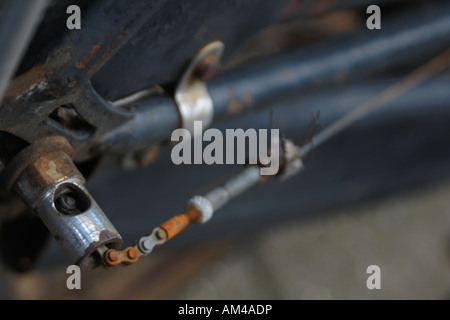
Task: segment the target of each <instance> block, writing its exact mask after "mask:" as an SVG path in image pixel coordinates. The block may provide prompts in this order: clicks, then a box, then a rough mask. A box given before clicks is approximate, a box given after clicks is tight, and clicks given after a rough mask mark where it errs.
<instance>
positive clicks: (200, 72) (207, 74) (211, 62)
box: [193, 55, 221, 81]
mask: <svg viewBox="0 0 450 320" xmlns="http://www.w3.org/2000/svg"><path fill="white" fill-rule="evenodd" d="M220 67H221V65H220V61H219V59H218V58H217V57H216V56H214V55H209V56H206V57H205V58H204V59H203V60H202V61H200V63H199V64H198V66H197V67H196V68H195V70H194V72H193V76H194V77H196V78H197V79H200V80H202V81H208V80H211V79H212V78H213V77H214V76H215V75H216V74H217V73H218V72H219V70H220Z"/></svg>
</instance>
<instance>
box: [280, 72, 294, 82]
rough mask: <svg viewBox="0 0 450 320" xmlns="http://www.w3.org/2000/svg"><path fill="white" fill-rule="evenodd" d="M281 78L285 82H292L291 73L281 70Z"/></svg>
mask: <svg viewBox="0 0 450 320" xmlns="http://www.w3.org/2000/svg"><path fill="white" fill-rule="evenodd" d="M281 76H282V77H283V79H285V80H286V81H291V80H292V78H293V77H292V73H291V72H290V71H289V70H283V71H281Z"/></svg>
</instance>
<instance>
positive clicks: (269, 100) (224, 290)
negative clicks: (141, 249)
mask: <svg viewBox="0 0 450 320" xmlns="http://www.w3.org/2000/svg"><path fill="white" fill-rule="evenodd" d="M143 2H145V1H139V4H141V3H143ZM5 3H6V2H5ZM11 3H12V2H11ZM75 3H77V4H78V5H79V6H80V7H81V10H82V12H86V13H89V14H90V15H88V16H89V17H91V18H93V19H92V20H89V21H85V24H84V27H83V29H82V30H83V31H82V32H83V35H88V36H87V37H84V38H83V37H82V38H81V39H88V40H89V39H90V36H91V34H92V38H95V37H97V36H98V37H100V38H101V39H102V38H103V37H105V36H108V33H107V31H108V30H107V28H106V27H105V25H106V23H105V25H104V24H103V22H104V21H106V20H107V19H108V18H109V17H111V16H114V17H115V14H117V12H119V13H120V10H119V9H123V8H122V6H123V3H122V4H120V1H111V2H109V4H108V5H107V7H108V10H106V9H105V8H103V7H102V5H103V4H102V2H101V1H66V0H65V1H49V3H48V4H47V5H48V7H47V10H46V11H45V14H44V15H43V18H42V21H41V22H40V24H39V27H38V29H37V31H36V33H35V36H34V38H33V39H32V40H30V44H29V47H28V49H27V51H26V53H25V54H24V57H23V59H22V61H21V63H20V64H19V66H18V68H17V71H16V74H15V77H16V78H19V79H23V75H27V74H28V73H27V72H28V70H30V68H31V70H33V69H32V68H33V67H35V66H39V65H40V64H42V63H44V62H45V61H46V59H47V58H48V57H52V55H51V53H52V54H54V53H55V51H53V50H54V49H55V48H58V45H59V44H60V43H61V42H63V43H65V44H66V43H67V42H68V43H69V44H70V45H71V48H73V50H74V51H73V52H72V54H73V55H74V56H76V55H77V54H79V52H77V50H78V48H80V52H81V51H82V50H81V49H82V47H83V46H84V47H88V48H91V46H90V45H91V44H90V42H89V41H88V40H86V42H83V41H84V40H80V39H78V38H76V37H74V36H72V34H71V33H70V32H68V31H67V30H66V29H65V27H62V28H61V30H60V29H58V28H55V26H56V25H61V23H63V24H62V25H63V26H65V18H66V14H65V11H64V10H65V8H66V7H67V5H69V4H75ZM161 3H164V4H163V5H161V7H160V8H161V9H160V11H157V14H155V16H154V17H152V18H151V19H149V20H148V21H147V22H146V23H144V24H143V27H142V29H139V31H137V32H136V34H135V36H134V37H132V38H131V39H129V41H128V42H127V43H125V44H124V45H123V46H122V47H120V50H119V49H118V50H117V52H116V53H115V54H114V58H111V60H108V61H106V62H107V63H106V62H105V64H104V66H102V67H101V68H100V69H99V71H98V72H96V73H95V74H94V75H92V76H90V78H89V79H87V80H86V79H85V80H86V81H87V82H88V85H89V87H91V84H92V87H93V89H92V90H95V92H96V93H98V94H99V95H100V96H101V97H103V98H104V99H105V100H108V101H114V100H116V99H119V98H121V97H124V96H127V95H129V94H131V93H133V92H136V91H138V90H142V89H145V88H156V90H154V91H155V92H156V93H154V94H155V95H156V96H153V95H150V97H148V100H146V101H144V102H145V103H147V102H148V101H150V100H151V99H152V98H155V99H156V100H155V101H156V102H158V103H159V104H157V103H154V104H150V105H145V106H143V105H144V102H139V101H138V102H136V105H131V106H127V107H129V109H134V108H135V109H136V110H138V111H139V109H140V108H144V107H145V108H151V107H152V106H153V107H154V108H155V110H159V109H158V108H160V109H161V110H162V109H163V108H166V107H167V108H169V109H170V108H175V106H174V103H173V99H172V98H170V97H171V96H172V95H173V90H174V87H175V85H176V82H177V79H179V76H180V74H182V72H183V70H184V68H185V66H186V65H187V63H188V62H189V61H190V59H191V58H192V57H193V56H194V55H195V52H198V50H199V49H200V48H202V47H203V46H204V45H205V44H206V43H208V42H210V41H212V40H216V39H221V40H222V41H223V42H224V43H225V45H226V51H225V55H224V59H223V60H224V61H223V68H222V71H221V72H220V73H219V74H218V75H217V76H216V77H214V78H213V79H212V80H211V81H209V82H208V88H209V90H210V93H211V96H212V98H213V101H214V105H215V108H216V109H215V110H216V114H215V118H214V121H215V122H214V123H213V124H212V126H213V127H215V128H218V129H220V130H221V131H222V132H224V130H226V129H227V128H243V129H244V130H245V129H247V128H256V129H258V128H279V129H280V132H281V133H282V134H283V136H285V137H287V138H289V139H291V140H292V141H294V142H295V143H296V144H298V145H303V144H306V143H308V142H310V141H311V140H312V139H313V137H314V135H315V134H317V133H318V132H320V130H322V129H323V128H325V127H327V126H328V125H330V124H331V123H333V122H334V121H336V120H337V119H339V118H340V117H341V116H343V115H345V114H347V113H348V112H350V111H351V110H354V109H355V108H357V107H358V106H360V105H361V104H363V103H364V102H365V101H367V100H369V99H371V98H373V97H375V96H377V95H379V94H380V92H382V91H383V90H385V89H386V88H389V87H390V86H392V85H394V84H396V83H399V81H402V80H404V79H405V77H406V76H407V75H408V74H410V73H411V72H413V71H414V70H417V69H418V68H419V67H420V66H422V65H423V64H425V63H427V62H428V61H430V60H431V59H433V58H434V57H435V56H437V55H438V54H440V53H442V52H444V51H445V50H447V49H448V48H450V3H449V2H448V1H443V0H442V1H438V0H435V1H420V0H417V1H401V0H396V1H381V0H380V1H375V0H374V1H351V0H341V1H331V0H329V1H328V0H327V1H325V0H324V1H300V0H289V1H288V0H286V1H277V2H274V1H271V0H267V1H266V0H259V1H258V0H251V1H217V2H214V4H212V2H211V1H198V2H196V3H195V4H186V3H184V2H183V3H180V2H179V1H176V0H173V1H170V0H169V1H165V2H164V1H161ZM370 4H377V5H379V6H380V8H381V12H382V20H381V21H382V28H381V30H368V29H367V27H366V19H367V17H368V14H367V13H366V9H367V6H368V5H370ZM109 6H110V7H109ZM115 6H117V8H116V7H115ZM5 8H7V6H6V5H5V4H4V6H3V7H1V6H0V17H1V16H2V14H5V12H7V11H6V10H4V9H5ZM98 8H100V9H101V10H100V9H98ZM2 9H3V11H2ZM96 10H100V11H98V12H97V11H96ZM125 11H126V10H125ZM131 11H132V10H131V9H130V12H131ZM61 12H62V13H61ZM127 12H128V11H127ZM99 17H101V19H100V18H99ZM0 21H1V19H0ZM102 21H103V22H102ZM100 27H101V28H100ZM55 30H57V31H55ZM90 32H91V33H90ZM102 32H104V33H105V34H101V33H102ZM0 39H1V35H0ZM77 39H78V40H77ZM80 43H81V44H80ZM56 52H57V53H58V51H56ZM447 57H448V55H447ZM103 58H104V59H106V56H105V55H104V56H103ZM108 59H109V57H108ZM446 65H447V66H448V61H447V63H446V64H442V66H438V69H439V70H438V71H439V72H437V73H436V75H434V76H432V77H430V78H429V79H427V80H426V81H424V82H423V83H421V84H420V85H418V86H417V87H415V88H413V89H412V90H410V91H408V92H407V93H405V94H402V95H400V96H399V97H398V98H397V99H395V100H393V101H391V102H389V103H387V104H385V105H384V106H383V108H381V109H379V110H377V111H376V112H374V113H372V114H370V115H369V116H368V117H366V118H364V119H362V120H361V121H359V122H357V123H356V124H354V125H352V126H351V127H350V128H348V130H346V131H345V132H343V133H341V134H339V135H338V136H336V137H334V138H333V139H332V140H330V141H329V142H327V143H326V144H324V145H323V146H320V148H317V150H314V152H313V153H312V154H311V155H309V156H308V157H307V158H306V159H304V162H305V170H304V171H302V172H301V173H300V174H298V175H297V176H295V177H294V178H292V179H290V180H288V181H286V182H281V181H278V180H276V179H272V180H269V181H267V182H266V183H264V184H261V185H258V186H256V187H254V188H252V189H251V190H249V191H247V192H246V193H245V194H243V195H241V196H239V197H238V198H236V199H235V200H233V201H232V202H231V203H229V204H228V205H227V206H225V207H224V208H222V209H220V210H219V211H218V212H217V214H215V216H214V219H212V220H211V221H210V222H208V223H207V224H205V225H201V226H197V225H195V226H189V227H188V228H187V230H186V231H184V232H183V233H182V234H180V235H178V236H177V237H176V238H174V239H173V240H171V241H170V242H168V243H167V244H164V246H161V247H159V248H158V249H156V250H155V252H153V253H152V254H151V255H150V256H148V257H145V258H142V259H141V260H140V261H139V262H138V263H137V264H135V265H132V266H129V267H126V268H122V267H118V268H113V269H111V270H103V269H98V270H94V271H91V272H87V273H83V275H82V281H81V285H82V289H81V290H74V291H71V290H68V289H67V288H66V279H67V277H68V274H66V272H65V271H66V268H67V266H68V265H69V264H70V261H69V260H68V259H67V258H66V256H65V255H64V253H63V251H62V249H61V248H60V247H59V246H58V245H57V243H56V241H55V240H54V239H53V238H51V237H50V236H49V235H48V233H47V232H46V231H45V228H43V225H42V223H40V222H39V220H37V219H34V218H32V217H33V216H32V214H31V213H30V212H29V211H26V210H25V211H24V209H23V205H22V206H20V205H19V207H20V210H12V209H11V208H12V207H13V206H15V205H17V201H19V200H17V199H16V198H14V199H13V198H10V196H11V195H9V194H6V195H5V194H1V195H0V196H1V199H2V206H0V216H1V219H0V220H1V224H0V256H1V258H2V265H1V267H0V268H1V269H0V270H1V272H0V298H2V299H447V298H449V294H450V270H449V267H450V249H449V247H450V246H449V244H450V242H449V240H450V217H449V211H450V197H449V196H448V195H449V192H450V166H449V164H450V139H449V138H450V126H449V123H450V108H449V106H450V89H449V83H450V72H449V70H448V67H446ZM144 66H145V67H144ZM77 72H78V71H77ZM80 72H81V71H80ZM83 72H84V71H83ZM21 77H22V78H21ZM25 78H27V77H25ZM76 79H78V80H79V81H80V84H79V86H80V87H82V86H83V85H82V82H81V80H80V79H81V78H80V79H79V78H76ZM77 86H78V84H77ZM5 97H7V98H8V94H6V95H5ZM7 98H5V100H4V104H3V105H2V107H1V108H0V117H4V116H5V117H6V116H8V117H10V115H9V113H8V111H7V110H6V107H5V106H9V104H8V103H10V101H9V100H8V99H7ZM46 99H50V98H49V97H48V96H45V95H43V96H39V97H38V98H34V100H33V101H31V102H30V105H33V103H37V105H39V103H40V101H47V100H46ZM61 99H65V98H64V97H63V98H61ZM50 100H51V99H50ZM36 101H37V102H36ZM64 101H65V100H64ZM78 102H79V101H78ZM88 102H89V103H88V104H87V106H88V107H89V108H91V109H92V110H94V109H96V108H99V106H98V105H95V103H94V102H93V101H88ZM84 103H85V102H84ZM140 103H142V105H141V104H140ZM91 104H92V105H91ZM77 107H78V106H77V105H76V103H74V108H77ZM85 107H86V106H81V107H80V108H81V109H82V108H85ZM43 109H44V107H43V108H42V110H43ZM81 109H80V110H81ZM5 110H6V111H5ZM39 110H41V109H39ZM84 110H86V109H84ZM88 110H89V109H88ZM170 110H172V109H170ZM103 111H104V110H103V109H102V110H100V114H102V113H101V112H103ZM2 112H3V113H2ZM92 112H93V113H94V111H92ZM155 114H156V115H158V114H157V113H155ZM46 117H48V115H45V117H44V120H42V119H41V118H39V121H41V120H42V122H39V130H42V131H43V132H44V133H45V134H47V133H49V132H50V133H54V132H55V131H52V130H56V129H55V128H52V127H51V125H49V123H50V122H45V119H46ZM105 118H106V117H105ZM2 119H3V118H2ZM7 119H10V120H11V119H12V118H7ZM14 119H15V118H14ZM156 119H160V122H159V123H156V122H154V123H153V125H154V127H155V128H156V129H155V132H153V131H152V132H151V133H152V134H153V133H154V135H151V134H148V136H145V137H141V136H137V137H135V138H136V139H135V140H136V141H137V140H139V139H140V138H142V139H143V140H144V141H150V142H151V143H149V145H148V147H147V148H144V149H140V150H135V149H133V150H132V151H129V150H128V149H127V148H131V146H132V145H133V143H135V140H130V141H129V143H128V144H127V143H123V142H121V143H122V144H120V145H121V146H123V149H124V150H125V149H127V150H128V151H123V153H121V152H120V151H121V150H119V152H118V151H117V150H115V152H111V153H108V152H107V151H105V154H97V155H95V157H93V158H86V157H85V153H82V152H85V151H86V150H88V147H90V146H91V144H93V143H96V142H97V140H95V139H100V138H101V137H100V138H98V137H95V136H94V137H87V138H84V140H83V139H81V138H80V139H79V141H78V140H77V139H78V138H76V137H73V136H70V139H72V140H70V141H71V142H72V143H73V144H74V145H75V147H76V148H75V149H76V151H77V150H78V151H79V150H81V151H80V153H79V154H83V157H84V158H83V157H82V156H80V157H79V158H77V156H76V157H75V162H76V164H77V166H78V168H79V169H80V170H81V171H82V173H83V174H84V175H85V176H86V177H88V182H87V185H86V186H87V188H88V190H89V191H90V192H91V193H92V195H93V197H94V198H95V199H96V201H97V202H98V203H99V205H100V206H101V208H102V209H103V211H104V212H105V213H106V215H107V216H108V217H109V218H110V220H111V221H112V223H113V224H114V225H115V227H116V228H117V229H118V231H119V232H120V234H121V235H122V237H123V239H124V245H126V246H128V245H131V244H133V243H134V242H135V241H136V240H137V239H139V237H141V236H142V235H144V234H146V233H148V232H149V231H151V230H152V229H153V228H154V227H156V226H158V225H159V224H161V223H162V222H164V221H165V220H167V219H168V218H170V217H172V216H174V215H176V214H179V213H181V212H182V211H183V209H184V206H185V203H186V201H187V200H189V199H190V198H191V197H192V196H194V195H200V194H204V193H205V192H207V191H209V190H211V189H212V188H213V187H215V186H217V185H219V184H220V183H222V182H224V181H226V179H227V178H230V177H231V176H233V175H234V174H235V173H237V172H239V171H240V170H241V169H242V168H241V167H239V166H235V165H223V166H219V165H213V166H207V165H180V166H176V165H174V164H173V163H172V161H171V158H170V152H171V146H170V144H169V143H167V140H168V136H167V135H165V134H166V132H163V130H164V128H165V126H169V125H166V124H165V123H163V122H164V121H166V120H167V119H166V118H164V117H162V118H158V117H157V116H156ZM84 120H86V121H87V122H88V123H89V125H90V126H92V127H95V126H97V125H98V126H101V125H103V124H105V123H106V122H107V120H104V119H103V120H104V121H105V123H104V122H102V121H103V120H102V118H98V117H97V118H96V117H94V116H92V119H89V118H88V117H87V116H86V119H83V121H84ZM24 121H25V120H24ZM29 121H30V122H33V121H34V122H36V121H37V120H36V119H34V120H33V119H29ZM177 121H178V120H177V119H175V120H174V119H171V120H170V121H169V122H170V123H172V122H177ZM4 122H5V121H4ZM0 125H4V126H5V127H6V126H7V124H0ZM105 125H106V124H105ZM108 125H109V124H108ZM8 128H9V127H8ZM21 128H26V125H23V126H21ZM89 128H90V127H89ZM0 129H2V130H6V129H5V128H0ZM14 129H15V130H16V128H15V127H14ZM11 130H12V129H11ZM20 130H22V129H17V131H20ZM23 130H25V129H23ZM61 132H62V133H61ZM67 132H68V131H67V130H66V131H63V130H61V131H58V133H59V134H65V133H67ZM0 133H1V132H0ZM67 135H68V136H69V134H68V133H67ZM0 138H1V139H4V138H2V136H1V134H0ZM91 138H92V140H90V139H91ZM152 139H153V140H152ZM5 141H6V140H2V141H1V142H2V146H5ZM8 141H9V140H8ZM113 147H114V146H113ZM77 148H78V149H77ZM0 149H1V148H0ZM119 149H120V148H119ZM105 150H106V149H105ZM130 150H131V149H130ZM0 151H2V150H0ZM0 155H1V152H0ZM12 211H14V212H15V211H17V212H15V213H14V214H13V213H12ZM33 244H35V246H33ZM29 248H32V250H31V251H32V252H28V251H27V249H29ZM370 265H378V266H380V268H381V290H369V289H367V287H366V280H367V277H368V276H369V275H368V274H366V269H367V267H368V266H370Z"/></svg>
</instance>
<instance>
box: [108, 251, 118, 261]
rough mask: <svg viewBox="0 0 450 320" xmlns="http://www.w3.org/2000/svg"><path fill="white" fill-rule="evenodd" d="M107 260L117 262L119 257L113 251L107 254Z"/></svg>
mask: <svg viewBox="0 0 450 320" xmlns="http://www.w3.org/2000/svg"><path fill="white" fill-rule="evenodd" d="M108 259H109V260H110V261H117V260H119V255H118V254H117V252H115V251H110V252H108Z"/></svg>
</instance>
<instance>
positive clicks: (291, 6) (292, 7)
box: [281, 0, 304, 16]
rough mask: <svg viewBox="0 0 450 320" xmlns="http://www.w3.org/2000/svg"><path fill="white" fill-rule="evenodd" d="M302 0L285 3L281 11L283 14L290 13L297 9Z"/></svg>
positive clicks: (301, 4) (300, 5)
mask: <svg viewBox="0 0 450 320" xmlns="http://www.w3.org/2000/svg"><path fill="white" fill-rule="evenodd" d="M303 3H304V1H303V0H291V1H288V3H286V4H285V5H284V7H283V9H282V11H281V14H282V15H283V16H286V15H290V14H292V13H293V12H294V11H297V10H299V9H300V8H301V7H302V6H303Z"/></svg>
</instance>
